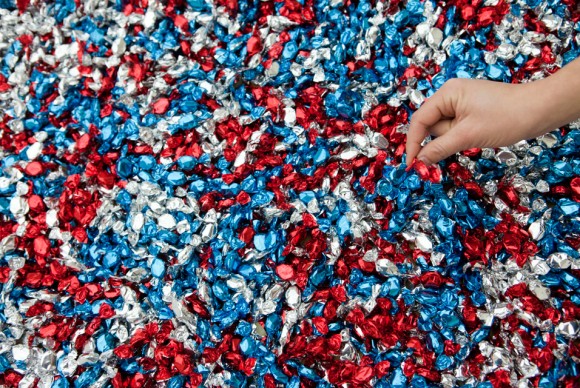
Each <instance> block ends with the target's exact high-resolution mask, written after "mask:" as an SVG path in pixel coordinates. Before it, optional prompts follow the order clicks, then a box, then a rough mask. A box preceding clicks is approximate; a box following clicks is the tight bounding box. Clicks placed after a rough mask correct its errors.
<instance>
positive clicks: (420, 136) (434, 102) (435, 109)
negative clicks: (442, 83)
mask: <svg viewBox="0 0 580 388" xmlns="http://www.w3.org/2000/svg"><path fill="white" fill-rule="evenodd" d="M452 116H453V111H452V110H451V109H450V108H449V107H447V106H446V104H445V101H444V99H443V91H442V90H440V91H437V92H436V93H435V94H433V95H432V96H431V97H429V98H428V99H427V100H426V101H425V102H424V103H423V105H421V107H420V108H419V109H418V110H417V111H416V112H415V113H413V116H412V117H411V123H410V125H409V131H408V133H407V143H406V147H405V148H406V152H407V166H410V165H411V163H412V162H413V160H414V159H415V157H416V156H417V155H418V154H419V151H421V143H422V142H423V140H425V137H427V135H428V134H429V127H431V126H433V125H435V124H437V123H438V122H439V121H440V120H441V119H445V118H449V117H452Z"/></svg>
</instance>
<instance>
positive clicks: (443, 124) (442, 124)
mask: <svg viewBox="0 0 580 388" xmlns="http://www.w3.org/2000/svg"><path fill="white" fill-rule="evenodd" d="M452 126H453V120H440V121H439V122H438V123H436V124H435V125H432V126H431V127H430V128H429V133H430V134H431V135H432V136H437V137H439V136H443V135H445V134H446V133H447V132H448V131H449V130H451V127H452Z"/></svg>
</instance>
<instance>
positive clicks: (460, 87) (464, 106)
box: [406, 77, 565, 166]
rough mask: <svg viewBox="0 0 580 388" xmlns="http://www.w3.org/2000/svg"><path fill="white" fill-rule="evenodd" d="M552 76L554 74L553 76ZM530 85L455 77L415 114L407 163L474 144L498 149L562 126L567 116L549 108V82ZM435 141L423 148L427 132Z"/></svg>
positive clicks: (432, 158)
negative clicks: (557, 113) (422, 144)
mask: <svg viewBox="0 0 580 388" xmlns="http://www.w3.org/2000/svg"><path fill="white" fill-rule="evenodd" d="M550 78H551V77H550ZM548 80H549V79H546V80H541V81H536V82H532V83H526V84H505V83H501V82H493V81H485V80H472V79H451V80H449V81H447V82H446V83H445V84H444V85H443V86H442V87H441V89H439V90H438V91H437V92H436V93H435V94H433V95H432V96H431V97H430V98H428V99H427V100H426V101H425V103H424V104H423V105H422V106H421V107H420V109H419V110H417V111H416V112H415V113H414V114H413V116H412V118H411V124H410V127H409V132H408V134H407V144H406V150H407V166H410V165H411V163H412V162H413V160H414V159H415V157H417V159H419V160H421V161H423V162H424V163H425V164H427V165H431V164H433V163H437V162H439V161H441V160H443V159H445V158H447V157H448V156H450V155H453V154H455V153H456V152H459V151H462V150H466V149H470V148H496V147H503V146H508V145H511V144H514V143H517V142H518V141H520V140H523V139H531V138H534V137H538V136H540V135H543V134H544V133H546V132H548V131H550V130H552V129H555V128H557V126H559V125H563V124H565V123H560V121H561V118H558V117H555V115H554V112H550V111H548V112H546V110H547V109H548V108H552V107H553V106H552V105H551V104H550V103H549V102H548V101H546V99H547V98H548V97H549V93H547V90H545V89H546V88H548V89H549V88H550V87H551V86H557V85H549V84H548V82H547V81H548ZM429 134H430V135H432V136H434V137H435V139H434V140H432V141H431V142H429V143H427V144H426V145H425V146H424V147H421V143H422V142H423V140H424V139H425V137H426V136H427V135H429Z"/></svg>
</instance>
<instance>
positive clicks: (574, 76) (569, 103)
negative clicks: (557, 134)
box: [530, 61, 580, 132]
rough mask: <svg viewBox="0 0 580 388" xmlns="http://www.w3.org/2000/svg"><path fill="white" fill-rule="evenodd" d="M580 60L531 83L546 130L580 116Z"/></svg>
mask: <svg viewBox="0 0 580 388" xmlns="http://www.w3.org/2000/svg"><path fill="white" fill-rule="evenodd" d="M579 74H580V62H578V61H575V63H572V64H571V65H569V66H567V67H565V68H563V69H561V70H559V71H558V72H556V73H555V74H553V75H552V76H550V77H548V78H545V79H543V80H540V81H536V82H533V83H531V84H530V85H533V86H534V87H533V88H531V89H532V90H531V93H533V94H531V96H536V98H537V101H538V104H537V107H536V109H538V113H539V114H540V115H541V116H542V117H543V118H541V119H540V122H541V123H542V125H543V126H544V127H545V132H549V131H552V130H554V129H557V128H560V127H562V126H564V125H566V124H568V123H570V122H572V121H574V120H576V119H578V118H579V117H580V77H579Z"/></svg>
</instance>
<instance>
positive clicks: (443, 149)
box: [417, 129, 465, 166]
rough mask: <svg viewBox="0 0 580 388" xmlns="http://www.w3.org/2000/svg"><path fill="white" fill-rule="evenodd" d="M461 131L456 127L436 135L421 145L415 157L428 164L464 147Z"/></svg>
mask: <svg viewBox="0 0 580 388" xmlns="http://www.w3.org/2000/svg"><path fill="white" fill-rule="evenodd" d="M461 133H462V131H460V130H459V129H458V130H453V131H449V132H446V133H445V134H444V135H443V136H440V137H437V138H436V139H435V140H433V141H431V142H429V143H427V144H426V145H425V147H423V149H422V150H421V151H420V152H419V154H418V155H417V159H419V160H421V161H422V162H423V163H425V164H426V165H428V166H429V165H431V164H434V163H437V162H439V161H441V160H443V159H445V158H447V157H449V156H451V155H453V154H455V153H456V152H459V151H461V150H463V149H465V147H464V144H463V140H462V139H463V136H461Z"/></svg>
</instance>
